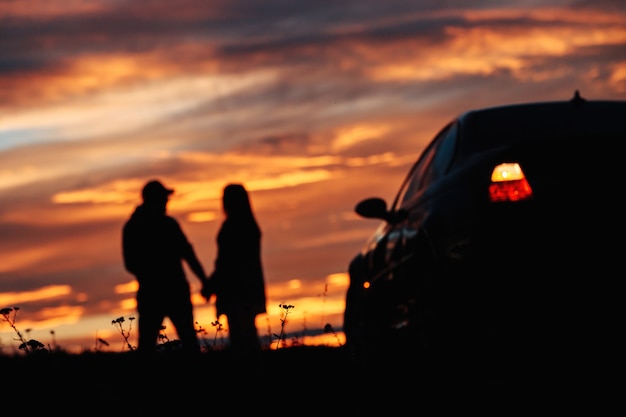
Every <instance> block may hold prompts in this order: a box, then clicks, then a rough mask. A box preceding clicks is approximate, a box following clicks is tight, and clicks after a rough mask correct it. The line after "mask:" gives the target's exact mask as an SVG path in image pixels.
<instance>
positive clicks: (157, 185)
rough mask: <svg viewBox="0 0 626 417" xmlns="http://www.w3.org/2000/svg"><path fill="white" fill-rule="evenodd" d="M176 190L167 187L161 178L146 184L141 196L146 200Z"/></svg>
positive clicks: (167, 194) (157, 197)
mask: <svg viewBox="0 0 626 417" xmlns="http://www.w3.org/2000/svg"><path fill="white" fill-rule="evenodd" d="M173 192H174V190H172V189H170V188H165V186H164V185H163V184H162V183H161V181H159V180H151V181H148V182H147V183H146V185H144V187H143V190H141V196H142V197H143V199H144V200H154V199H161V198H163V197H167V196H169V195H170V194H172V193H173Z"/></svg>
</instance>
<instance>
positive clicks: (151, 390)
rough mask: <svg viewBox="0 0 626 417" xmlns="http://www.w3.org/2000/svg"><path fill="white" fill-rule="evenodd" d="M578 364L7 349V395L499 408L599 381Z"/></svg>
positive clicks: (138, 403)
mask: <svg viewBox="0 0 626 417" xmlns="http://www.w3.org/2000/svg"><path fill="white" fill-rule="evenodd" d="M546 359H547V358H546ZM570 365H571V366H568V365H567V363H563V362H562V361H558V360H552V359H551V360H545V361H540V362H537V360H536V358H535V359H533V360H532V361H528V360H524V358H513V359H512V360H511V361H509V362H507V363H501V364H499V365H498V366H495V367H492V368H490V369H486V368H483V367H481V364H480V363H471V361H468V362H467V363H456V364H455V365H450V366H446V365H442V364H436V363H433V362H431V361H429V360H428V359H427V358H416V357H414V355H410V357H409V355H401V354H393V353H391V352H390V353H386V354H384V355H382V354H381V355H379V356H377V355H370V356H369V358H368V359H366V360H365V359H359V358H357V357H355V356H354V355H353V354H352V352H350V351H349V350H348V349H347V348H346V347H343V346H342V347H324V346H322V347H313V346H310V347H307V346H300V347H290V348H283V349H279V350H267V351H263V353H262V357H261V360H260V361H259V362H258V363H256V362H254V363H253V362H251V361H247V360H246V359H245V358H240V357H236V356H234V355H232V354H231V353H230V352H228V351H214V352H207V353H203V354H202V355H200V356H199V357H194V358H190V357H184V356H181V355H180V354H178V353H160V354H157V355H156V356H154V357H150V358H146V357H139V356H137V354H136V352H128V353H84V354H79V355H75V354H62V353H52V354H50V353H48V354H42V355H30V356H19V357H9V356H0V369H1V372H2V375H3V379H4V385H5V390H4V393H5V394H4V395H3V396H4V397H5V398H11V397H13V398H24V399H25V398H27V397H29V398H32V401H31V400H27V401H28V407H26V408H24V410H28V411H35V409H34V408H36V409H41V410H48V411H51V410H60V411H62V410H64V409H66V408H67V407H73V408H74V409H76V408H77V407H78V408H81V409H82V408H83V406H82V405H80V404H88V408H89V409H90V410H89V411H86V412H98V414H100V412H105V410H106V412H116V413H119V415H122V416H127V415H132V414H136V413H138V412H142V414H143V412H158V410H161V409H162V410H165V411H162V412H166V413H169V412H170V411H171V412H174V411H175V410H180V411H182V410H190V411H191V410H194V409H195V408H197V407H199V408H202V409H206V412H207V413H208V414H211V409H216V410H226V409H231V411H233V412H236V411H237V410H242V411H241V412H243V410H244V409H245V408H246V407H260V409H263V408H265V409H267V411H268V412H269V411H271V410H273V411H275V412H276V413H277V414H283V413H284V412H288V413H290V414H292V413H294V412H295V413H297V414H299V413H301V412H305V411H306V414H307V415H309V414H310V413H319V412H325V411H327V412H328V413H329V414H331V415H335V414H345V413H348V412H350V413H352V412H354V413H367V414H370V412H371V411H372V410H373V407H384V408H385V410H386V414H387V413H390V412H391V413H393V412H396V411H397V412H401V411H402V410H405V409H406V408H407V407H418V408H419V407H423V406H424V405H425V404H427V403H431V402H436V400H435V399H436V398H441V399H442V400H444V401H445V402H444V403H442V404H440V406H444V407H448V406H452V405H454V404H456V402H457V401H458V400H459V399H462V398H466V399H469V400H470V401H471V402H472V403H475V402H476V401H482V399H487V397H489V398H491V399H489V400H488V402H489V404H490V406H493V405H494V404H495V403H494V402H493V401H500V400H502V399H503V398H507V397H510V396H517V395H520V394H522V393H524V396H525V398H526V399H525V401H526V402H528V401H533V398H535V396H540V397H543V396H545V395H547V393H550V394H549V395H550V396H551V397H552V398H554V395H555V393H554V389H555V387H559V389H560V388H562V387H563V386H564V383H566V384H571V383H574V382H575V381H576V383H577V384H580V383H587V382H589V381H590V380H588V379H586V377H585V376H584V375H583V374H581V373H580V372H581V370H582V368H581V367H580V366H579V365H580V364H579V363H578V364H576V363H572V364H570ZM587 370H589V369H587ZM578 386H580V385H578ZM11 393H13V394H11ZM25 395H26V396H25ZM529 395H530V396H529ZM494 396H495V397H494ZM20 401H23V400H20ZM60 402H61V403H60ZM291 407H296V408H295V409H292V408H291ZM167 410H170V411H167ZM81 415H82V414H81Z"/></svg>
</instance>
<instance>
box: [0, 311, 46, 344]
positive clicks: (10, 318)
mask: <svg viewBox="0 0 626 417" xmlns="http://www.w3.org/2000/svg"><path fill="white" fill-rule="evenodd" d="M19 309H20V308H19V307H13V308H10V307H7V308H3V309H1V310H0V315H2V318H3V320H4V321H6V322H7V323H9V326H11V328H12V329H13V330H14V331H15V333H16V334H17V337H18V339H17V340H19V341H20V342H21V343H20V345H19V349H20V350H23V351H24V352H26V354H31V353H33V352H48V350H47V349H46V348H45V346H44V345H43V343H41V342H39V341H38V340H34V339H30V340H26V338H25V337H24V336H22V333H21V332H20V331H19V330H18V329H17V327H16V326H15V321H16V320H17V312H18V311H19ZM11 313H13V314H11ZM26 331H27V334H28V333H30V329H27V330H26Z"/></svg>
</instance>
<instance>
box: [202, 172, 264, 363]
mask: <svg viewBox="0 0 626 417" xmlns="http://www.w3.org/2000/svg"><path fill="white" fill-rule="evenodd" d="M222 210H223V213H224V216H225V219H224V221H223V222H222V225H221V227H220V229H219V231H218V234H217V239H216V242H217V256H216V258H215V265H214V270H213V273H212V274H211V275H210V276H209V280H208V282H207V284H206V285H205V286H204V287H203V289H202V295H203V296H204V297H205V298H206V299H207V300H209V299H210V297H211V295H212V294H213V293H214V294H215V308H216V312H217V317H218V318H219V317H220V316H221V315H222V314H223V315H225V316H226V319H227V322H228V338H229V347H230V349H231V350H232V351H233V352H236V353H241V354H245V355H248V354H249V355H252V356H251V358H256V357H258V354H260V351H261V342H260V340H259V335H258V332H257V328H256V324H255V320H256V317H257V315H259V314H262V313H265V312H266V295H265V278H264V273H263V266H262V262H261V234H262V233H261V229H260V228H259V225H258V223H257V221H256V218H255V216H254V213H253V211H252V207H251V204H250V198H249V196H248V192H247V190H246V189H245V188H244V186H243V185H241V184H228V185H226V186H225V187H224V189H223V194H222Z"/></svg>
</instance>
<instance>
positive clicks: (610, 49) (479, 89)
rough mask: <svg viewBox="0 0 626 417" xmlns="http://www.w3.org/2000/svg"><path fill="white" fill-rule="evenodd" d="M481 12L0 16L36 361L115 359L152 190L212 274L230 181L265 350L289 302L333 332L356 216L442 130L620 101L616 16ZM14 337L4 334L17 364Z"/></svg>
mask: <svg viewBox="0 0 626 417" xmlns="http://www.w3.org/2000/svg"><path fill="white" fill-rule="evenodd" d="M471 3H472V2H467V1H463V0H456V1H454V0H453V1H445V0H437V1H430V0H425V1H401V0H386V1H371V0H358V1H351V0H350V1H314V2H304V1H293V0H227V1H223V0H218V1H205V0H177V1H175V2H173V1H170V0H141V1H136V0H59V1H49V0H2V1H1V2H0V201H1V202H2V204H1V205H0V308H2V307H15V306H19V307H20V311H19V313H18V316H17V321H16V325H17V327H18V328H20V329H21V330H22V331H24V330H26V329H28V330H29V332H28V335H29V336H30V337H31V338H35V339H37V340H39V341H41V342H42V343H44V344H47V343H50V338H51V334H50V332H51V331H53V332H54V337H55V338H56V342H57V343H58V344H59V345H61V347H64V348H67V349H73V348H75V347H78V348H85V349H90V348H92V347H93V344H94V340H95V338H96V337H104V338H106V339H107V340H109V341H110V342H111V344H112V347H113V346H115V349H116V348H117V345H116V343H118V342H121V337H120V336H119V335H118V334H116V333H117V332H116V329H115V328H114V327H113V326H112V325H111V321H112V320H114V319H115V318H117V317H120V316H125V317H129V316H133V315H134V314H135V310H134V292H133V291H134V286H133V282H134V281H133V277H132V276H131V275H129V274H128V273H127V272H125V271H124V269H123V265H122V259H121V246H120V244H121V227H122V225H123V223H124V222H125V221H126V219H127V218H128V216H129V215H130V214H131V212H132V211H133V209H134V207H135V206H136V205H137V204H139V203H140V190H141V187H142V186H143V184H144V183H145V182H146V181H147V180H149V179H152V178H159V179H161V180H162V181H163V182H164V183H165V184H166V185H167V186H169V187H172V188H174V189H175V190H176V192H175V194H174V195H173V197H172V199H171V202H170V204H169V213H170V214H172V215H173V216H175V217H176V218H177V219H179V221H180V222H181V224H182V227H183V229H184V230H185V231H186V233H187V235H188V237H189V239H190V240H191V241H192V243H193V244H194V247H195V248H196V250H197V252H198V254H199V257H200V259H201V261H202V263H203V264H204V266H205V268H206V269H207V272H210V271H211V270H212V267H213V260H214V257H215V253H216V247H215V235H216V233H217V229H218V227H219V224H220V222H221V220H222V213H221V203H220V197H221V190H222V188H223V186H224V185H225V184H227V183H229V182H240V183H243V184H244V185H245V186H246V187H247V188H248V189H249V191H250V194H251V199H252V203H253V206H254V209H255V211H256V214H257V218H258V221H259V223H260V225H261V228H262V230H263V262H264V266H265V273H266V280H267V290H268V297H269V300H268V314H267V315H266V316H267V317H261V318H260V326H259V331H260V334H261V335H262V336H263V335H265V334H266V333H269V332H274V333H278V332H279V330H280V329H279V327H280V314H281V309H280V308H279V307H278V304H280V303H287V304H292V305H294V306H295V308H294V309H293V311H292V312H290V316H289V317H290V320H291V321H290V322H288V323H289V324H288V327H289V326H292V327H291V328H290V329H289V328H287V330H291V331H299V330H302V329H304V328H308V329H313V328H317V327H320V326H323V324H325V323H326V322H329V323H331V324H332V325H333V327H334V328H335V329H336V330H340V329H341V326H342V317H341V316H342V314H343V307H344V305H343V297H344V295H345V289H346V285H347V277H346V270H347V265H348V262H349V261H350V259H351V258H352V256H353V255H354V254H356V253H357V252H358V251H359V250H360V247H361V245H362V244H363V243H364V241H365V239H366V238H367V237H368V236H369V235H370V234H371V233H372V231H373V229H374V228H375V227H376V226H377V223H376V222H375V221H371V220H363V219H360V218H358V217H357V216H356V215H355V214H354V213H353V208H354V205H355V204H356V202H358V201H359V200H360V199H362V198H365V197H369V196H372V195H378V196H381V197H385V198H387V199H390V198H392V197H393V195H394V194H395V191H396V189H397V188H398V186H399V185H400V181H401V180H402V178H403V176H404V173H405V172H406V171H407V170H408V168H409V166H410V164H411V163H412V162H413V161H414V160H415V159H416V158H417V156H418V154H419V152H420V151H421V150H422V148H423V146H424V145H425V143H426V142H427V141H428V140H429V139H430V138H431V137H432V136H434V135H435V133H436V132H437V131H438V130H439V128H441V127H442V126H443V124H444V123H445V122H447V121H448V120H449V119H451V118H452V117H454V116H456V115H457V114H458V113H460V112H462V111H464V110H466V109H469V108H476V107H483V106H491V105H498V104H504V103H514V102H524V101H547V100H565V99H569V98H571V97H572V96H573V94H574V91H575V90H579V91H580V92H581V95H582V96H583V97H585V98H588V99H625V98H626V4H624V3H623V2H622V1H618V0H615V1H610V0H605V1H556V0H555V1H506V2H505V1H482V2H479V3H480V5H479V6H475V5H470V4H471ZM188 277H189V280H190V282H192V285H193V286H194V289H195V291H196V297H195V298H194V300H195V302H196V319H197V320H198V322H199V324H200V325H201V326H202V327H204V328H205V329H207V330H208V331H209V332H212V329H211V321H213V320H214V319H215V316H214V310H213V307H212V305H210V304H206V303H205V302H204V301H203V300H202V298H201V297H199V295H198V294H197V291H198V290H199V286H198V283H197V281H196V280H195V277H194V276H193V275H192V274H191V273H189V274H188ZM266 323H267V324H266ZM270 329H271V330H270ZM170 330H171V329H170ZM171 333H173V330H171V331H170V336H173V334H171ZM14 338H15V334H14V333H13V330H12V329H11V328H10V327H9V325H8V324H7V323H6V322H4V321H0V346H2V348H3V350H4V351H5V352H7V351H12V349H14V346H15V345H17V343H16V342H15V341H14ZM83 338H84V339H83ZM120 344H121V343H120Z"/></svg>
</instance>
